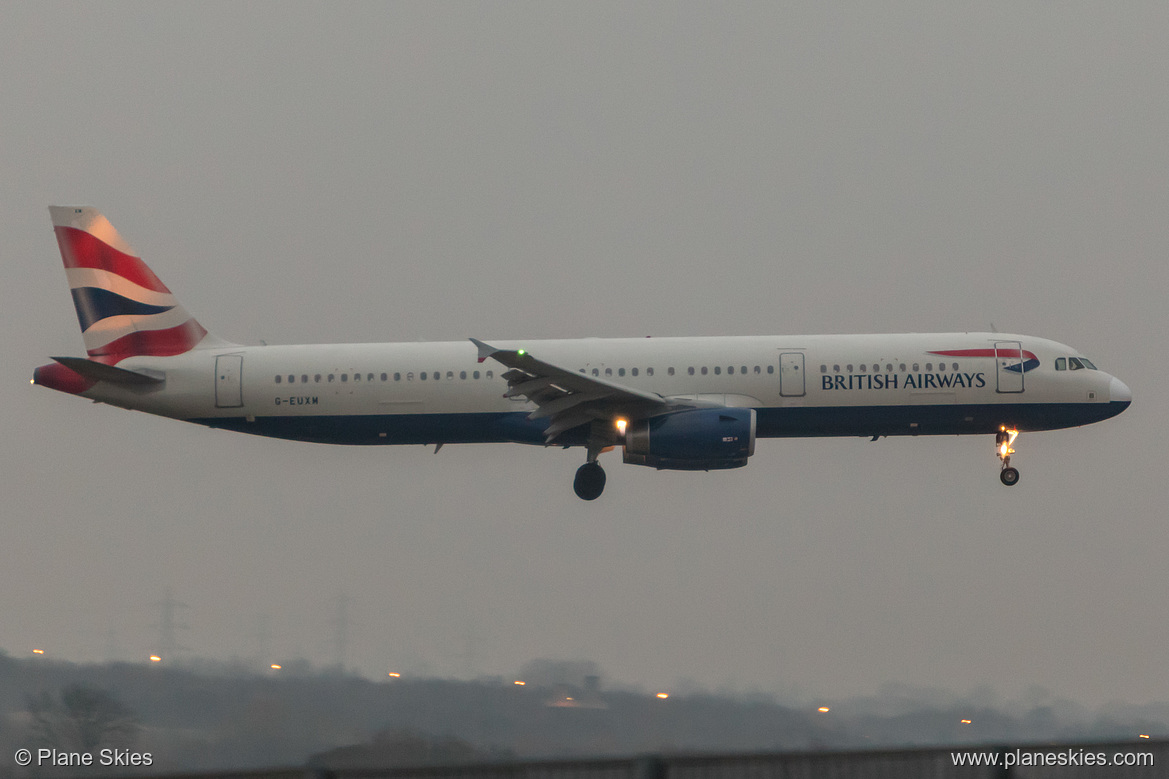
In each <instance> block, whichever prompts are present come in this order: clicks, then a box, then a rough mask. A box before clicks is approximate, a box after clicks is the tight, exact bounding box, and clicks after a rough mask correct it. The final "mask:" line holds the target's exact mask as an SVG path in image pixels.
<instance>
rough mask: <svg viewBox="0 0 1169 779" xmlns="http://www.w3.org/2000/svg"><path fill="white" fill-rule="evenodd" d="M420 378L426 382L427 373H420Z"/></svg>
mask: <svg viewBox="0 0 1169 779" xmlns="http://www.w3.org/2000/svg"><path fill="white" fill-rule="evenodd" d="M418 378H419V379H421V380H422V381H426V371H422V372H420V373H419V374H418Z"/></svg>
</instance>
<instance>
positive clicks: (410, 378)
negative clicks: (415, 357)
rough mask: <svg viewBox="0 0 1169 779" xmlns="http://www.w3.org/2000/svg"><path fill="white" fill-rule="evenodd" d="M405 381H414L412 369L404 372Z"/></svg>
mask: <svg viewBox="0 0 1169 779" xmlns="http://www.w3.org/2000/svg"><path fill="white" fill-rule="evenodd" d="M406 381H414V371H410V372H409V373H407V374H406Z"/></svg>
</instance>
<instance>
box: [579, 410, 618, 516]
mask: <svg viewBox="0 0 1169 779" xmlns="http://www.w3.org/2000/svg"><path fill="white" fill-rule="evenodd" d="M621 430H622V432H624V427H622V428H621ZM604 432H605V430H604V428H603V427H602V426H601V425H599V424H598V423H596V422H594V423H593V428H592V430H591V431H590V435H589V440H588V444H587V446H588V457H587V458H586V460H585V464H584V465H582V466H581V467H579V468H577V469H576V478H575V479H573V481H572V489H573V490H575V491H576V496H577V497H578V498H580V499H581V500H596V499H597V498H599V497H601V493H602V492H604V491H605V469H604V468H602V467H601V464H600V463H599V462H597V458H598V457H600V456H601V452H605V451H608V449H609V448H610V447H611V446H612V445H613V442H612V441H611V440H608V439H607V438H606V437H605V436H604Z"/></svg>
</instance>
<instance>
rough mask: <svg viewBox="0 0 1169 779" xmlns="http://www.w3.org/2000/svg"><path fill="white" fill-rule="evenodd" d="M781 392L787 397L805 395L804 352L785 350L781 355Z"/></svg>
mask: <svg viewBox="0 0 1169 779" xmlns="http://www.w3.org/2000/svg"><path fill="white" fill-rule="evenodd" d="M779 394H780V395H781V396H782V397H785V398H802V397H803V396H804V394H805V390H804V353H803V352H783V353H782V354H780V355H779Z"/></svg>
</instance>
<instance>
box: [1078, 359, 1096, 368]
mask: <svg viewBox="0 0 1169 779" xmlns="http://www.w3.org/2000/svg"><path fill="white" fill-rule="evenodd" d="M1080 362H1082V363H1084V367H1085V368H1090V369H1092V370H1094V371H1096V370H1099V368H1097V367H1096V366H1095V365H1093V364H1092V362H1091V361H1090V360H1089V359H1088V358H1087V357H1081V358H1080Z"/></svg>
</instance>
